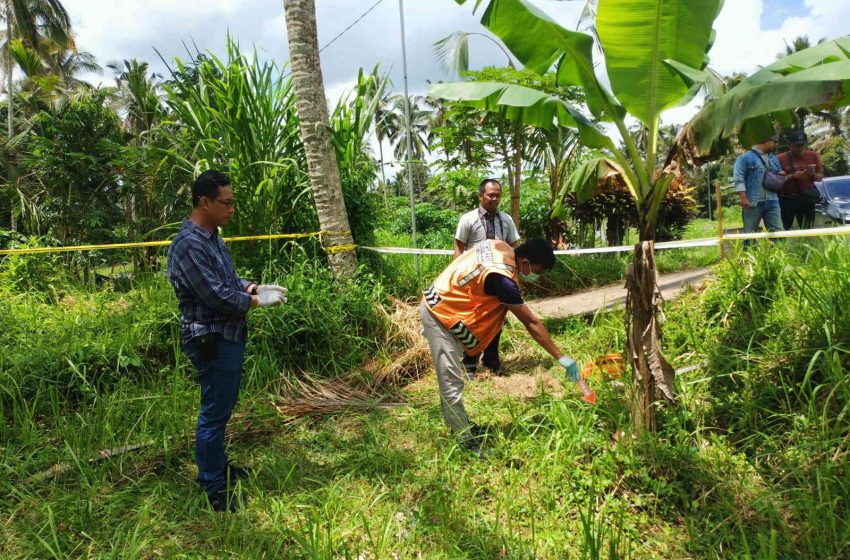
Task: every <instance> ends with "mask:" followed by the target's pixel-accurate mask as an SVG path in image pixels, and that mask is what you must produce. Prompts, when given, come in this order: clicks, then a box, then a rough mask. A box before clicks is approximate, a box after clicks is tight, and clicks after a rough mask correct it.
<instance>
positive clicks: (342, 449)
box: [0, 241, 850, 559]
mask: <svg viewBox="0 0 850 560" xmlns="http://www.w3.org/2000/svg"><path fill="white" fill-rule="evenodd" d="M848 272H850V246H848V245H847V244H846V242H839V241H831V242H823V243H818V244H817V246H815V247H810V246H806V245H802V244H798V245H794V246H787V245H785V244H780V243H775V244H767V243H766V244H762V245H759V246H757V247H755V248H754V249H752V250H751V251H750V252H748V253H739V254H737V255H734V256H733V257H731V258H730V259H729V260H728V261H726V262H725V263H724V264H722V265H721V266H720V267H718V270H717V276H718V281H717V282H716V283H715V284H713V285H712V286H710V287H709V288H708V289H706V290H705V291H703V292H691V293H689V294H687V295H686V296H685V297H684V298H683V299H681V300H679V301H677V302H675V303H672V304H669V305H668V306H667V309H666V322H665V336H666V338H665V347H666V351H667V353H668V355H669V356H670V358H671V359H672V360H673V362H674V364H675V365H676V367H681V366H686V365H691V364H696V363H704V364H706V365H705V366H704V367H703V368H701V369H699V370H697V371H693V372H691V373H688V374H685V375H682V376H680V377H679V378H678V382H677V383H678V391H679V395H680V404H679V405H678V406H676V407H666V408H665V409H663V410H662V411H661V413H660V416H659V420H660V426H661V428H660V431H659V433H658V435H657V436H654V437H646V438H642V439H638V440H635V441H634V442H632V443H629V444H615V443H614V441H613V440H612V434H614V433H615V432H619V431H622V430H627V429H628V415H627V409H626V400H625V398H624V394H623V389H621V388H617V387H616V386H613V385H606V384H604V383H601V382H598V381H597V382H595V383H594V386H595V387H596V389H597V390H598V392H599V402H600V404H599V405H598V406H597V407H595V408H591V407H589V406H588V405H585V404H583V403H581V402H580V401H579V400H578V393H577V391H576V390H575V387H572V386H567V387H565V388H564V394H563V395H559V394H557V393H556V392H554V391H553V390H554V389H557V388H558V386H557V385H558V384H557V383H554V384H553V383H552V382H551V381H550V382H549V384H548V385H546V386H547V387H549V389H546V390H544V389H542V388H538V389H537V390H536V391H535V390H532V391H531V392H530V393H529V394H527V396H525V397H520V396H518V395H516V394H513V393H512V392H511V391H510V388H511V387H516V386H520V385H522V384H523V383H531V384H532V385H531V386H532V388H533V387H534V384H533V383H534V379H535V377H534V376H544V377H545V376H551V377H550V378H551V379H557V378H559V377H560V376H561V374H560V372H559V369H558V368H557V367H556V366H555V365H554V363H553V361H552V360H551V359H550V358H548V357H547V356H545V355H544V353H543V351H542V350H540V349H539V348H537V347H536V346H535V345H533V344H532V343H531V341H530V339H529V338H528V336H527V335H526V334H525V331H524V329H522V327H521V326H520V325H519V324H518V323H517V322H516V321H510V322H509V324H508V327H507V329H506V334H505V336H504V343H503V348H502V350H503V355H504V356H505V361H506V365H507V367H509V368H510V370H511V371H512V373H513V375H512V376H511V377H509V378H508V379H507V381H504V380H499V379H489V380H479V381H476V382H473V383H470V384H469V385H468V386H467V392H466V395H465V401H466V403H467V406H468V409H469V411H470V414H471V416H472V417H473V419H474V420H476V421H477V422H479V423H480V424H482V425H484V426H486V427H487V428H488V433H489V440H488V445H489V446H490V448H491V449H492V450H493V456H492V457H491V458H489V459H487V460H484V461H480V460H477V459H474V458H472V457H470V456H469V455H467V454H465V453H464V452H462V450H461V449H459V448H458V447H457V446H456V445H455V444H454V443H453V441H452V440H451V438H450V436H449V434H448V431H447V429H446V428H445V426H444V424H443V421H442V418H441V416H440V411H439V405H438V399H437V390H436V386H435V382H434V380H433V377H432V376H430V375H429V376H427V377H426V378H424V379H423V380H421V381H419V382H416V383H414V384H413V385H411V386H409V387H407V388H406V389H405V396H406V400H407V401H408V404H407V405H406V406H403V407H398V408H393V409H389V410H383V411H375V412H371V413H361V414H343V415H338V416H335V417H331V418H326V419H322V420H315V421H310V420H302V421H299V422H297V423H296V424H294V425H284V424H283V423H282V422H281V419H280V418H279V416H278V414H277V411H276V409H275V408H274V407H273V406H272V404H271V403H272V402H273V400H274V395H275V394H276V391H277V389H278V387H277V385H276V383H275V379H276V378H277V376H278V375H279V373H280V371H281V364H285V363H287V362H286V359H287V358H286V357H285V356H284V357H282V358H281V357H278V356H277V355H278V354H280V353H282V352H284V351H285V349H286V344H285V342H277V341H276V340H275V338H276V332H277V329H283V326H282V325H276V324H275V323H274V321H271V320H270V318H269V317H265V316H259V315H258V316H257V317H256V318H255V319H254V321H253V323H252V324H253V326H254V327H255V336H254V338H253V339H252V344H251V351H250V356H249V359H248V361H247V364H246V367H247V371H246V382H245V386H244V388H243V393H242V397H241V401H240V403H239V405H238V407H237V412H238V416H237V417H236V418H235V419H234V421H233V422H232V430H231V435H232V441H231V443H230V452H231V454H232V456H233V458H234V460H235V461H237V462H238V463H239V464H247V465H250V466H252V467H254V468H255V469H256V471H257V472H256V475H255V476H253V477H252V478H251V479H249V480H248V481H246V482H244V483H242V482H240V483H239V490H240V491H241V492H242V493H243V494H244V495H245V496H247V497H248V498H249V503H248V506H247V508H246V509H245V510H243V511H241V512H240V513H238V514H236V515H221V514H214V513H211V512H209V511H207V510H206V509H205V508H204V500H203V498H202V496H201V494H200V493H199V491H198V490H197V488H196V487H195V484H194V482H193V477H194V466H193V460H192V445H191V434H192V431H193V427H194V421H195V414H196V407H197V403H196V401H197V386H196V384H195V383H194V381H193V380H192V370H191V368H190V366H189V365H188V363H187V362H186V359H185V357H183V356H182V354H181V353H179V352H178V351H177V349H176V347H174V346H173V345H172V346H171V347H169V348H168V349H166V352H165V353H164V356H166V357H163V358H162V359H161V361H160V362H159V365H158V366H157V368H158V373H157V375H155V376H153V377H146V376H138V375H136V376H134V375H127V373H126V372H125V371H123V370H120V369H119V368H118V365H120V364H117V363H116V364H117V365H115V366H114V367H113V368H112V369H111V370H109V369H108V368H106V371H105V372H104V373H107V372H108V371H111V372H112V373H113V375H114V376H115V379H114V380H113V382H112V383H101V384H92V387H91V389H90V391H89V392H85V391H84V392H83V393H82V394H81V395H79V396H77V397H76V398H75V400H72V401H66V400H63V398H62V395H56V396H55V397H49V398H48V397H44V398H45V399H47V401H46V402H53V401H51V400H50V399H54V398H55V399H56V400H55V404H52V405H51V406H50V407H47V409H46V410H45V411H44V412H42V413H39V414H35V415H32V416H27V415H26V414H24V413H23V412H20V413H18V414H9V409H8V408H7V407H8V403H9V402H10V401H5V402H6V403H7V404H6V407H4V409H3V410H4V414H6V416H4V423H3V426H4V429H5V432H4V435H3V437H2V439H0V442H2V443H0V469H2V471H0V474H2V476H0V492H2V493H3V495H4V496H7V497H8V499H5V500H3V501H2V502H0V557H3V558H159V557H165V558H222V557H234V558H235V557H240V558H261V557H281V558H360V557H363V558H382V559H383V558H387V559H391V558H482V559H485V558H486V559H490V558H553V559H554V558H576V559H580V558H582V559H583V558H606V559H612V558H634V559H643V558H659V559H661V558H665V559H666V558H695V559H696V558H699V559H702V558H706V559H708V558H712V559H713V558H734V559H745V558H746V559H755V558H758V559H770V558H795V559H797V558H812V559H815V558H817V559H825V558H835V559H839V558H846V557H847V554H848V552H850V524H848V521H847V520H848V519H850V516H848V506H849V505H850V503H848V500H850V463H848V456H850V423H849V422H848V418H850V414H848V413H850V382H848V378H847V375H846V371H847V366H848V364H850V318H848V317H850V316H848V315H847V312H846V311H847V309H848V308H849V307H848V306H850V283H848V281H847V278H848ZM305 282H307V283H309V282H308V281H307V280H306V277H305ZM351 289H352V290H354V295H345V294H341V293H339V292H329V291H322V290H319V291H318V292H317V293H315V294H313V293H311V294H310V297H311V298H315V300H316V301H315V303H314V304H313V305H315V306H319V307H331V306H332V305H333V303H332V302H330V301H327V300H324V299H322V298H324V297H335V298H336V299H340V300H346V301H347V303H346V304H345V305H353V303H352V301H351V298H354V301H362V296H361V295H357V294H358V292H357V288H356V287H353V288H351ZM299 290H300V291H301V293H307V292H306V291H305V288H299ZM157 294H158V292H156V291H152V292H150V293H147V294H146V296H145V297H147V298H152V299H156V298H160V297H163V296H162V295H161V294H160V295H157ZM323 294H326V295H323ZM110 295H111V296H113V297H114V296H116V294H104V295H101V296H89V297H90V298H92V299H94V300H96V301H99V300H98V297H101V298H103V299H104V300H106V299H108V298H107V296H110ZM127 297H128V298H131V299H132V298H134V297H137V296H132V295H130V296H127ZM139 297H141V296H139ZM142 299H144V298H142ZM80 300H81V301H83V300H85V298H83V297H82V296H80ZM171 303H172V302H171V301H170V300H169V299H167V298H164V299H162V301H161V303H155V304H154V303H150V302H149V303H148V305H150V306H151V307H152V308H153V309H158V308H159V306H160V305H161V306H162V307H163V309H165V308H166V307H168V306H169V305H171ZM45 305H47V304H45ZM79 305H84V303H80V304H79ZM85 305H88V304H85ZM104 305H105V302H104ZM355 307H356V306H355ZM86 309H88V311H90V312H91V313H93V314H96V313H98V312H101V311H102V308H98V307H97V306H94V307H88V308H84V309H82V310H80V311H78V313H77V314H74V315H71V316H69V317H68V318H67V320H68V321H70V322H78V321H83V320H84V317H85V311H86ZM315 309H316V308H315V307H314V311H315ZM336 309H338V308H336ZM315 312H317V311H315ZM38 313H40V314H41V315H40V316H45V315H44V313H45V310H44V309H40V310H39V311H38ZM303 313H304V314H305V315H306V313H307V312H306V311H305V312H303ZM362 313H363V312H362V311H359V312H358V314H362ZM328 316H329V315H328ZM29 317H30V316H29V315H26V310H25V308H24V307H23V306H12V307H11V308H10V307H9V306H3V307H0V322H2V324H3V325H4V332H9V331H10V327H12V326H14V325H15V324H18V325H19V329H23V328H24V327H23V326H20V325H21V324H22V323H26V322H27V319H28V318H29ZM298 317H300V315H293V316H292V317H290V318H289V320H290V321H292V322H294V323H296V324H298V325H300V328H304V329H306V328H308V325H309V323H305V321H307V319H306V318H301V319H299V318H298ZM48 318H49V317H48ZM56 320H57V321H58V319H56ZM351 320H352V318H351V317H348V318H346V319H345V321H351ZM548 326H549V327H550V330H551V332H552V333H553V334H554V336H555V338H556V340H557V342H558V344H559V345H560V346H561V347H562V348H564V349H565V350H567V351H568V352H569V353H570V354H572V355H574V356H575V357H576V358H578V359H579V360H580V361H585V360H587V359H588V358H590V357H592V356H595V355H597V354H601V353H606V352H609V351H617V350H621V349H622V347H623V345H624V340H623V326H622V316H621V315H619V314H618V313H613V314H605V315H599V316H597V317H596V318H594V319H593V320H591V321H586V320H583V319H577V318H571V319H562V320H551V321H548ZM130 327H131V322H130V321H129V320H128V321H126V322H123V323H116V324H115V325H113V331H114V333H113V338H115V339H116V340H119V339H122V337H128V340H136V339H137V335H132V336H130V335H128V334H121V332H119V331H121V330H122V329H124V330H126V329H129V328H130ZM310 328H313V329H316V328H318V327H316V326H313V327H310ZM382 328H383V327H381V326H380V324H379V323H375V324H371V323H368V322H367V323H365V324H363V325H362V326H361V327H360V328H359V332H358V333H357V335H356V336H357V337H361V338H363V337H368V336H369V333H371V336H372V337H373V338H374V339H375V340H379V337H380V336H381V334H380V333H381V332H382V331H381V329H382ZM11 330H13V329H11ZM286 332H289V333H290V335H288V336H293V335H292V334H291V331H286ZM315 332H317V333H321V332H323V331H315ZM7 336H8V335H7ZM350 336H352V338H349V339H347V341H345V342H341V343H338V344H335V345H331V346H328V347H327V348H326V352H325V354H324V355H323V357H322V359H324V360H330V361H334V360H336V361H338V366H335V367H328V366H325V367H322V363H323V362H322V361H321V360H320V359H315V354H316V353H317V350H316V349H313V348H311V349H310V350H309V351H308V353H309V354H310V356H305V358H310V359H313V360H314V361H312V362H308V363H309V364H310V366H309V369H310V370H311V371H319V372H322V371H324V372H325V373H326V374H333V372H334V371H337V370H339V369H342V368H343V367H345V364H352V363H359V362H362V361H367V360H368V359H369V358H370V357H372V356H373V355H382V353H384V352H386V350H388V349H381V348H380V347H379V346H378V347H376V346H375V345H374V343H373V342H368V341H367V342H364V343H363V344H362V345H361V346H360V348H361V350H360V352H359V353H358V354H357V355H356V356H351V355H349V352H350V349H349V348H348V347H349V346H351V345H352V344H353V343H354V342H355V340H356V338H355V337H354V335H350ZM298 344H301V343H297V344H296V346H298ZM6 347H7V348H9V347H10V346H6ZM13 348H15V350H14V351H13V352H12V354H14V355H15V356H18V357H21V356H25V355H26V354H27V353H28V349H27V348H26V347H24V346H22V345H18V346H14V347H13ZM370 349H371V350H370ZM290 352H292V353H295V354H297V353H298V352H299V350H297V349H290ZM7 355H8V353H6V354H4V356H7ZM4 359H5V358H4ZM148 361H149V360H148ZM148 361H145V362H144V363H147V362H148ZM6 363H8V362H6ZM293 363H295V362H293ZM57 364H58V360H57ZM63 367H64V366H63ZM291 367H293V366H286V367H285V368H284V371H288V370H290V369H289V368H291ZM44 368H45V371H48V368H49V364H47V363H46V362H45V364H44ZM8 371H9V370H8V369H6V366H4V372H6V374H5V375H7V377H8ZM290 371H291V370H290ZM523 376H528V377H523ZM2 386H3V387H4V388H5V389H4V390H8V386H9V384H8V382H7V380H6V378H4V383H3V384H2ZM20 404H21V406H23V404H24V401H20ZM148 440H152V441H153V444H152V445H150V446H148V447H144V448H142V449H140V450H138V451H133V452H129V453H125V454H122V455H119V456H116V457H113V458H111V459H107V460H100V461H94V462H89V459H90V458H92V457H95V456H96V452H97V451H98V450H100V449H106V448H112V447H116V446H120V445H126V444H131V443H137V442H145V441H148ZM60 462H64V463H68V464H69V465H70V468H69V469H68V471H67V472H65V473H64V474H63V475H61V476H59V477H56V478H48V479H46V480H40V481H39V480H32V479H31V478H30V477H31V476H32V475H33V474H35V473H38V472H41V471H43V470H44V469H47V468H49V467H51V466H52V465H54V464H56V463H60Z"/></svg>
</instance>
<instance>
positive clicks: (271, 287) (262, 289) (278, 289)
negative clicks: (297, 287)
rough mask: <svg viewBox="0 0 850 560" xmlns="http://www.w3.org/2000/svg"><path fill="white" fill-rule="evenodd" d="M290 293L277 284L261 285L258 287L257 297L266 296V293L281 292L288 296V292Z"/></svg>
mask: <svg viewBox="0 0 850 560" xmlns="http://www.w3.org/2000/svg"><path fill="white" fill-rule="evenodd" d="M288 291H289V290H287V289H286V288H284V287H283V286H278V285H277V284H260V285H259V286H257V295H260V294H264V293H266V292H280V293H282V294H284V295H286V292H288Z"/></svg>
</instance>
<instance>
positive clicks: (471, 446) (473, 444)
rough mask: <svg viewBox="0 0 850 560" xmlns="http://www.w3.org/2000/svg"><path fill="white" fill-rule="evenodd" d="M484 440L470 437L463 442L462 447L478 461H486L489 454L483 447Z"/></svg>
mask: <svg viewBox="0 0 850 560" xmlns="http://www.w3.org/2000/svg"><path fill="white" fill-rule="evenodd" d="M483 444H484V439H483V438H479V437H471V438H469V439H467V440H464V441H463V446H464V448H466V450H467V451H469V452H470V453H472V454H473V455H475V456H476V457H477V458H479V459H487V458H489V457H490V455H491V452H490V451H489V450H487V449H484V447H483Z"/></svg>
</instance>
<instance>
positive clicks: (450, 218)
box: [389, 202, 460, 249]
mask: <svg viewBox="0 0 850 560" xmlns="http://www.w3.org/2000/svg"><path fill="white" fill-rule="evenodd" d="M459 218H460V216H459V215H458V213H457V212H453V211H451V210H441V209H440V208H437V207H436V206H434V205H433V204H431V203H430V202H420V203H419V204H417V205H416V235H417V241H421V242H420V243H418V245H419V246H420V247H428V248H432V249H449V248H451V247H452V243H453V241H452V240H453V239H454V233H455V230H456V229H457V222H458V219H459ZM389 227H390V231H392V232H393V233H395V234H407V235H411V233H412V230H411V227H410V207H407V208H404V207H398V208H396V210H395V211H393V214H392V217H391V219H390V223H389Z"/></svg>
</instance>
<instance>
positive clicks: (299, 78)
mask: <svg viewBox="0 0 850 560" xmlns="http://www.w3.org/2000/svg"><path fill="white" fill-rule="evenodd" d="M283 6H284V11H285V13H286V31H287V34H288V36H289V57H290V62H291V64H292V84H293V88H294V90H295V108H296V110H297V112H298V119H299V120H300V125H301V138H302V140H303V142H304V152H305V154H306V156H307V165H308V168H309V173H310V184H311V186H312V190H313V200H314V202H315V204H316V213H317V214H318V217H319V226H320V227H321V229H322V230H323V231H327V232H330V233H329V234H328V235H327V236H326V237H325V241H324V243H325V247H326V248H327V249H328V261H329V262H330V266H331V270H332V271H333V273H334V275H335V276H336V277H337V278H343V277H348V276H352V275H353V274H354V271H355V269H356V268H357V256H356V254H355V253H354V251H341V252H336V251H335V250H334V248H335V247H339V246H341V245H351V244H353V240H352V236H351V230H350V227H349V225H348V214H347V213H346V211H345V200H344V198H343V196H342V186H341V185H340V180H339V167H338V166H337V161H336V155H335V154H334V151H333V148H332V147H331V143H330V126H329V118H328V106H327V100H326V99H325V87H324V83H323V81H322V68H321V64H320V60H319V40H318V37H317V34H316V6H315V4H314V2H313V0H284V2H283Z"/></svg>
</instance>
